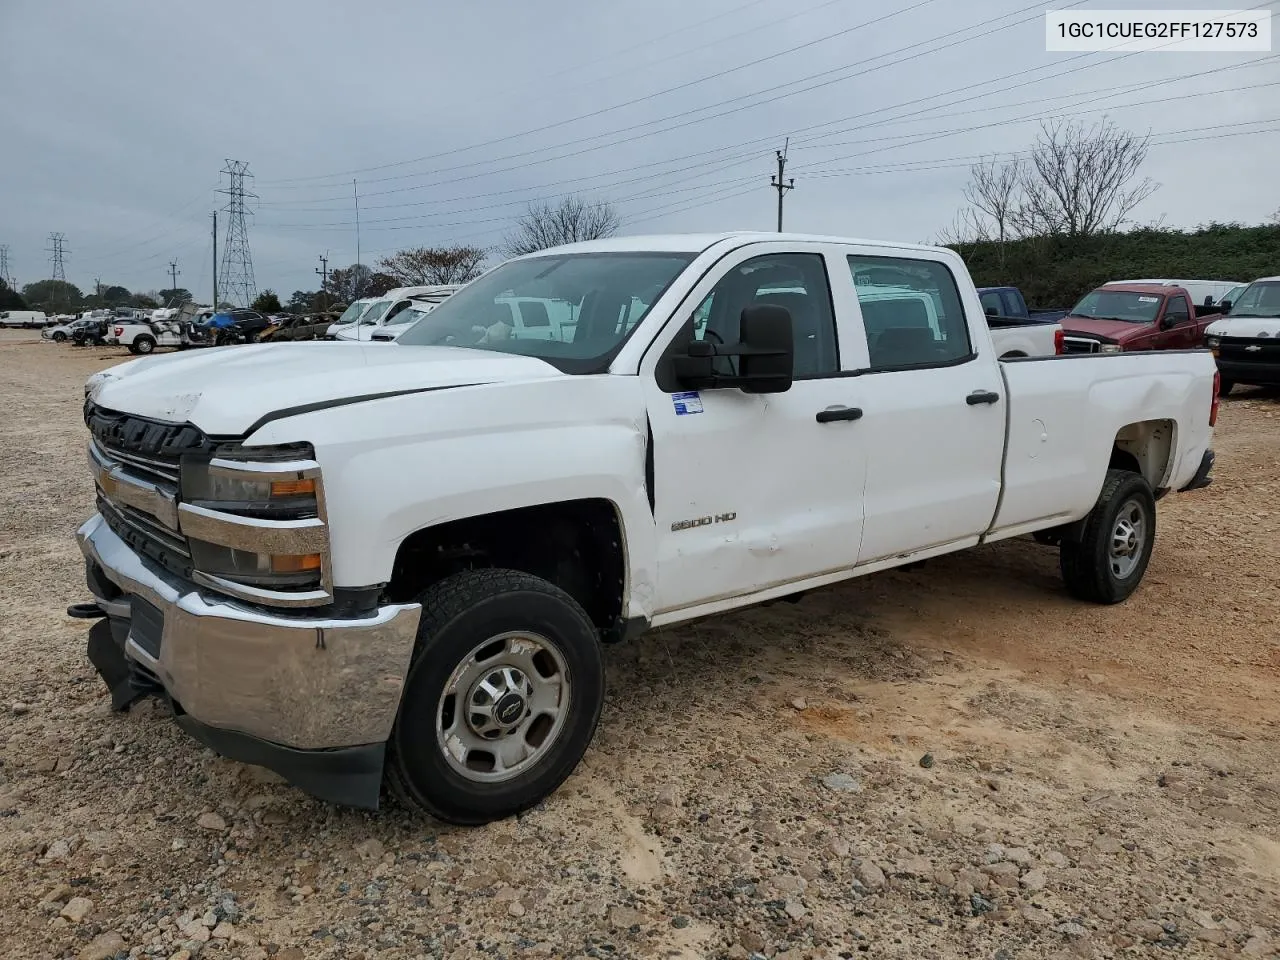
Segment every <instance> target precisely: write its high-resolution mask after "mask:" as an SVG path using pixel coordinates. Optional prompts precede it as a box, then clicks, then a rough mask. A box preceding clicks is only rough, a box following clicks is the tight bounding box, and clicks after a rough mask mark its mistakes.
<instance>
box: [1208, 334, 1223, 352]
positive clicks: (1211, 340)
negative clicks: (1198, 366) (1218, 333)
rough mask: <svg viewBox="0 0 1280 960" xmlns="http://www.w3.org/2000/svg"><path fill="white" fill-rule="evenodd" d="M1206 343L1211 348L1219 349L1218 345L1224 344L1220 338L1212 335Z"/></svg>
mask: <svg viewBox="0 0 1280 960" xmlns="http://www.w3.org/2000/svg"><path fill="white" fill-rule="evenodd" d="M1205 345H1206V346H1207V347H1208V348H1209V349H1210V350H1217V349H1218V347H1219V346H1221V345H1222V341H1221V340H1219V339H1218V338H1217V337H1210V338H1209V339H1208V340H1206V341H1205Z"/></svg>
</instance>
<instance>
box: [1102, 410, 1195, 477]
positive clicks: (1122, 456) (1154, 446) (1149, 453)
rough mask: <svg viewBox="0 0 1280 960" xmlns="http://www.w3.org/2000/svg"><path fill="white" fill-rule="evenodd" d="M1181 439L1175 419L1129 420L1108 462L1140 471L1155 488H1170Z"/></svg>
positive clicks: (1116, 467)
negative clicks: (1178, 444) (1171, 474)
mask: <svg viewBox="0 0 1280 960" xmlns="http://www.w3.org/2000/svg"><path fill="white" fill-rule="evenodd" d="M1177 439H1178V425H1177V422H1176V421H1175V420H1171V419H1161V420H1139V421H1136V422H1134V423H1129V424H1125V425H1124V426H1123V427H1121V428H1120V429H1119V430H1117V431H1116V435H1115V440H1114V441H1113V443H1112V447H1111V458H1110V461H1109V463H1108V466H1109V467H1111V468H1113V469H1117V470H1130V471H1132V472H1134V473H1137V474H1139V475H1140V476H1141V477H1142V478H1143V479H1144V480H1146V481H1147V483H1148V485H1150V487H1151V489H1152V490H1161V489H1163V488H1167V487H1168V486H1169V475H1170V473H1171V472H1172V470H1173V458H1174V451H1176V450H1177Z"/></svg>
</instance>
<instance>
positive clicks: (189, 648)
mask: <svg viewBox="0 0 1280 960" xmlns="http://www.w3.org/2000/svg"><path fill="white" fill-rule="evenodd" d="M860 272H864V273H867V274H868V275H869V276H872V278H873V279H874V278H875V276H874V275H878V274H879V273H883V274H884V275H886V276H889V275H893V276H894V277H895V278H894V279H892V280H891V281H890V283H889V285H891V286H893V287H894V289H895V290H899V291H900V290H901V289H902V288H904V287H908V288H912V289H914V290H915V291H916V292H918V293H919V294H920V295H921V296H922V297H923V298H925V299H927V300H928V301H929V302H930V303H933V304H935V305H936V310H935V312H934V313H933V314H932V315H930V314H929V313H928V312H927V311H926V310H924V309H922V308H921V304H920V301H918V300H913V299H912V298H910V297H906V296H901V295H894V296H891V297H888V298H885V297H882V296H878V295H877V291H879V292H880V293H883V289H882V288H883V286H885V284H883V283H862V284H859V283H855V282H854V278H855V276H857V275H858V274H859V273H860ZM512 298H517V299H519V298H531V299H541V300H547V301H559V302H564V303H567V304H572V305H573V311H574V315H575V317H576V325H575V327H574V333H573V337H572V339H571V340H567V341H566V340H553V339H541V338H524V337H521V336H519V335H518V334H517V333H516V329H515V328H514V327H513V326H512V325H511V324H509V323H507V322H506V321H505V320H504V319H502V318H501V317H498V318H497V319H493V318H495V316H497V314H498V311H496V310H495V309H494V305H495V304H497V303H500V302H509V301H510V300H511V299H512ZM491 319H492V320H493V322H488V323H487V321H489V320H491ZM357 352H358V353H359V354H360V356H359V357H354V358H353V354H355V353H357ZM353 360H354V362H353ZM1215 377H1216V372H1215V370H1214V362H1213V358H1212V357H1211V356H1210V354H1209V352H1208V351H1207V350H1203V349H1201V350H1193V351H1183V352H1168V353H1163V354H1133V355H1119V356H1110V357H1083V356H1077V357H1069V356H1061V357H1059V356H1054V357H1028V358H1021V359H1013V360H1006V361H1000V360H999V359H998V358H997V355H996V352H995V350H994V348H993V346H992V340H991V334H990V331H989V330H988V327H987V322H986V317H985V315H984V313H983V309H982V304H981V302H980V300H979V298H978V292H977V290H976V288H975V287H974V285H973V282H972V281H971V279H970V278H969V274H968V272H967V271H966V269H965V266H964V263H963V261H962V260H961V259H960V257H959V256H958V255H956V254H955V253H954V252H953V251H950V250H947V249H945V248H938V247H929V246H917V245H909V244H894V243H883V242H873V241H863V240H843V239H836V238H827V237H810V236H799V235H787V234H772V233H732V234H723V235H709V236H707V235H692V236H658V237H622V238H613V239H607V240H596V241H591V242H587V243H580V244H573V245H570V246H565V247H559V248H554V249H550V250H543V251H540V252H538V253H536V254H530V255H528V256H524V257H520V258H516V259H513V260H509V261H507V262H506V263H504V264H502V265H500V266H498V267H496V268H495V269H494V270H492V271H490V272H489V273H487V274H486V275H485V276H483V277H481V278H479V279H477V280H474V281H472V282H471V283H470V284H468V285H467V286H466V287H464V288H463V289H462V290H459V291H458V292H457V293H456V294H454V295H453V296H452V297H450V298H449V299H448V300H446V301H445V302H444V303H442V304H440V305H439V306H438V307H436V308H435V309H434V310H433V311H432V312H431V313H429V314H428V315H427V316H425V317H423V318H422V319H420V320H419V321H418V322H417V323H415V324H413V325H412V326H410V328H409V329H408V330H406V331H405V332H404V333H403V334H402V335H401V336H400V338H399V340H398V341H396V342H395V343H391V344H385V345H375V344H352V345H349V346H348V347H346V348H342V349H334V348H332V347H329V346H321V345H319V344H306V343H302V344H259V345H253V346H247V347H244V348H242V349H239V350H234V351H204V352H200V353H187V354H181V355H179V354H170V355H164V356H161V355H155V356H151V357H143V358H140V359H138V360H133V361H131V362H128V363H125V364H121V365H119V366H116V367H113V368H111V369H108V370H105V371H102V372H100V373H98V374H95V375H94V376H93V377H91V378H90V379H89V381H88V382H87V383H86V385H85V392H86V396H85V407H84V411H85V423H86V425H87V426H88V428H89V433H90V443H89V467H90V470H91V471H92V473H93V477H94V480H95V486H96V490H97V503H96V512H95V513H94V515H93V516H92V517H91V518H90V519H89V520H88V521H87V522H85V523H84V525H83V526H81V527H80V528H79V530H78V532H77V534H76V536H77V539H78V542H79V545H80V548H81V550H82V552H83V554H84V557H85V561H86V565H87V580H88V584H89V589H90V591H91V595H92V596H91V599H89V600H88V601H87V602H85V603H81V604H76V605H73V606H72V607H71V608H70V609H69V611H68V612H69V613H70V614H71V615H73V616H78V617H83V618H86V619H94V620H96V621H97V622H96V623H95V624H94V625H93V627H92V629H91V630H90V632H89V641H88V652H89V657H90V659H91V661H92V662H93V663H94V665H95V666H96V668H97V670H98V672H99V673H100V675H101V676H102V677H103V679H104V680H105V682H106V684H107V686H108V688H109V689H110V691H111V697H112V703H113V705H114V706H115V707H116V708H117V709H125V708H127V706H128V705H129V704H130V703H131V702H133V701H134V700H135V699H137V698H138V697H139V696H142V695H146V694H154V695H158V696H163V697H165V698H167V699H168V700H169V701H170V702H171V704H172V706H173V710H174V715H175V717H176V721H177V723H178V724H180V725H181V726H182V728H183V729H185V730H186V731H187V732H188V733H190V734H191V735H192V736H194V737H195V738H196V739H198V740H200V741H201V742H203V743H205V744H207V745H208V746H210V747H212V748H213V749H214V750H216V751H218V752H220V753H222V754H224V755H226V756H228V757H231V758H233V759H239V760H243V761H246V762H250V763H255V764H260V765H265V766H267V767H270V768H272V769H274V770H276V771H278V772H279V773H281V774H282V775H283V776H285V777H286V778H287V779H289V780H290V781H291V782H292V783H294V784H295V785H297V786H299V787H302V788H304V789H306V790H308V791H310V792H312V793H313V794H315V795H316V796H318V797H321V798H323V799H325V800H328V801H331V802H338V803H344V804H352V805H356V806H361V807H368V808H374V807H376V806H377V805H378V801H379V790H380V786H381V784H382V783H383V782H384V781H385V782H386V783H387V784H388V785H389V787H390V789H391V790H392V791H393V792H394V793H395V794H396V795H397V796H398V797H399V798H400V799H401V801H402V802H403V803H405V804H407V805H408V806H410V807H411V808H414V809H417V810H422V811H427V812H429V813H431V814H434V815H435V816H438V817H440V818H442V819H444V820H446V821H450V822H453V823H462V824H477V823H483V822H487V821H490V820H494V819H498V818H501V817H505V816H509V815H512V814H514V813H517V812H518V811H520V810H524V809H527V808H528V807H530V806H532V805H534V804H536V803H538V802H539V801H540V800H541V799H542V798H544V797H546V796H547V795H548V794H550V793H551V792H553V791H554V790H555V789H556V787H557V786H558V785H559V784H560V783H561V782H562V781H563V780H564V778H565V777H567V776H568V775H569V773H570V772H571V771H572V770H573V769H574V767H575V766H576V765H577V763H578V761H579V760H580V759H581V757H582V755H583V753H584V751H585V750H586V748H587V745H588V743H589V742H590V740H591V738H592V735H593V731H594V730H595V727H596V724H597V721H598V719H599V716H600V711H601V708H602V705H603V702H604V670H603V659H602V654H601V645H602V644H604V643H609V642H614V641H620V640H625V639H627V638H629V637H632V636H634V635H636V634H637V633H640V632H642V631H644V630H647V629H649V628H653V627H664V626H669V625H673V624H678V623H684V622H687V621H691V620H695V619H698V618H702V617H706V616H709V615H713V614H718V613H723V612H725V611H728V610H734V609H738V608H740V607H745V606H747V605H750V604H755V603H760V602H766V601H773V600H779V599H784V598H788V599H797V598H799V597H800V596H801V595H802V594H804V593H806V592H807V591H811V590H815V589H818V588H820V587H824V586H827V585H829V584H833V583H836V582H838V581H842V580H846V579H848V578H851V577H858V576H862V575H866V574H872V573H875V572H877V571H881V570H886V569H889V568H893V567H901V566H904V565H906V564H912V563H916V562H918V561H922V560H925V559H928V558H930V557H936V556H939V555H942V554H947V553H950V552H953V551H957V550H963V549H967V548H970V547H976V546H979V545H981V544H986V543H991V542H994V541H998V540H1003V539H1007V538H1010V537H1017V536H1023V535H1028V534H1034V535H1035V536H1036V538H1037V539H1038V540H1039V541H1041V542H1042V543H1046V544H1052V545H1054V546H1055V547H1056V548H1057V550H1058V552H1059V555H1060V558H1061V559H1060V563H1061V570H1062V575H1063V579H1064V582H1065V584H1066V589H1067V591H1068V592H1069V593H1070V594H1071V595H1073V596H1075V597H1078V598H1080V599H1082V600H1085V601H1091V602H1095V603H1101V604H1111V603H1118V602H1121V601H1123V600H1125V599H1126V598H1127V597H1129V596H1130V595H1131V594H1132V593H1133V591H1134V590H1135V589H1137V587H1138V585H1139V583H1140V582H1141V580H1142V578H1143V574H1144V572H1145V571H1146V568H1147V564H1148V562H1149V560H1150V558H1151V555H1152V550H1153V548H1154V545H1155V532H1156V501H1157V500H1158V499H1159V498H1160V497H1162V496H1163V495H1165V494H1167V493H1170V492H1171V491H1177V490H1189V489H1195V488H1198V487H1203V486H1205V485H1206V484H1208V483H1209V482H1210V473H1211V469H1212V465H1213V454H1212V452H1211V450H1210V441H1211V439H1212V433H1213V424H1214V419H1215V417H1216V414H1217V403H1218V399H1217V394H1216V384H1215V382H1214V380H1215ZM975 615H978V616H980V615H981V611H977V612H976V614H975ZM725 669H728V670H731V669H733V667H732V664H731V662H726V665H725ZM615 709H623V710H625V709H626V706H625V701H624V702H622V704H621V705H620V706H618V707H615ZM672 749H673V750H681V749H697V748H696V747H687V746H682V745H680V744H673V746H672Z"/></svg>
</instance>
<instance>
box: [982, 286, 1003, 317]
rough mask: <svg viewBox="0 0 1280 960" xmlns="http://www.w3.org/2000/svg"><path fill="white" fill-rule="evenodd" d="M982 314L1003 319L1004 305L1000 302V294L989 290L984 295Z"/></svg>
mask: <svg viewBox="0 0 1280 960" xmlns="http://www.w3.org/2000/svg"><path fill="white" fill-rule="evenodd" d="M982 312H983V313H985V314H986V315H987V316H988V317H1003V316H1004V305H1003V304H1002V303H1001V302H1000V294H998V293H996V291H994V290H988V291H987V292H986V293H984V294H983V295H982Z"/></svg>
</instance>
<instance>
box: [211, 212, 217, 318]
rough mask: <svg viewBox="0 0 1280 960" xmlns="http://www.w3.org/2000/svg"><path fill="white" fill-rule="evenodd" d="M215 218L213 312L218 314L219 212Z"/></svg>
mask: <svg viewBox="0 0 1280 960" xmlns="http://www.w3.org/2000/svg"><path fill="white" fill-rule="evenodd" d="M211 216H212V217H213V312H214V313H217V312H218V211H217V210H215V211H213V213H212V214H211Z"/></svg>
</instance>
